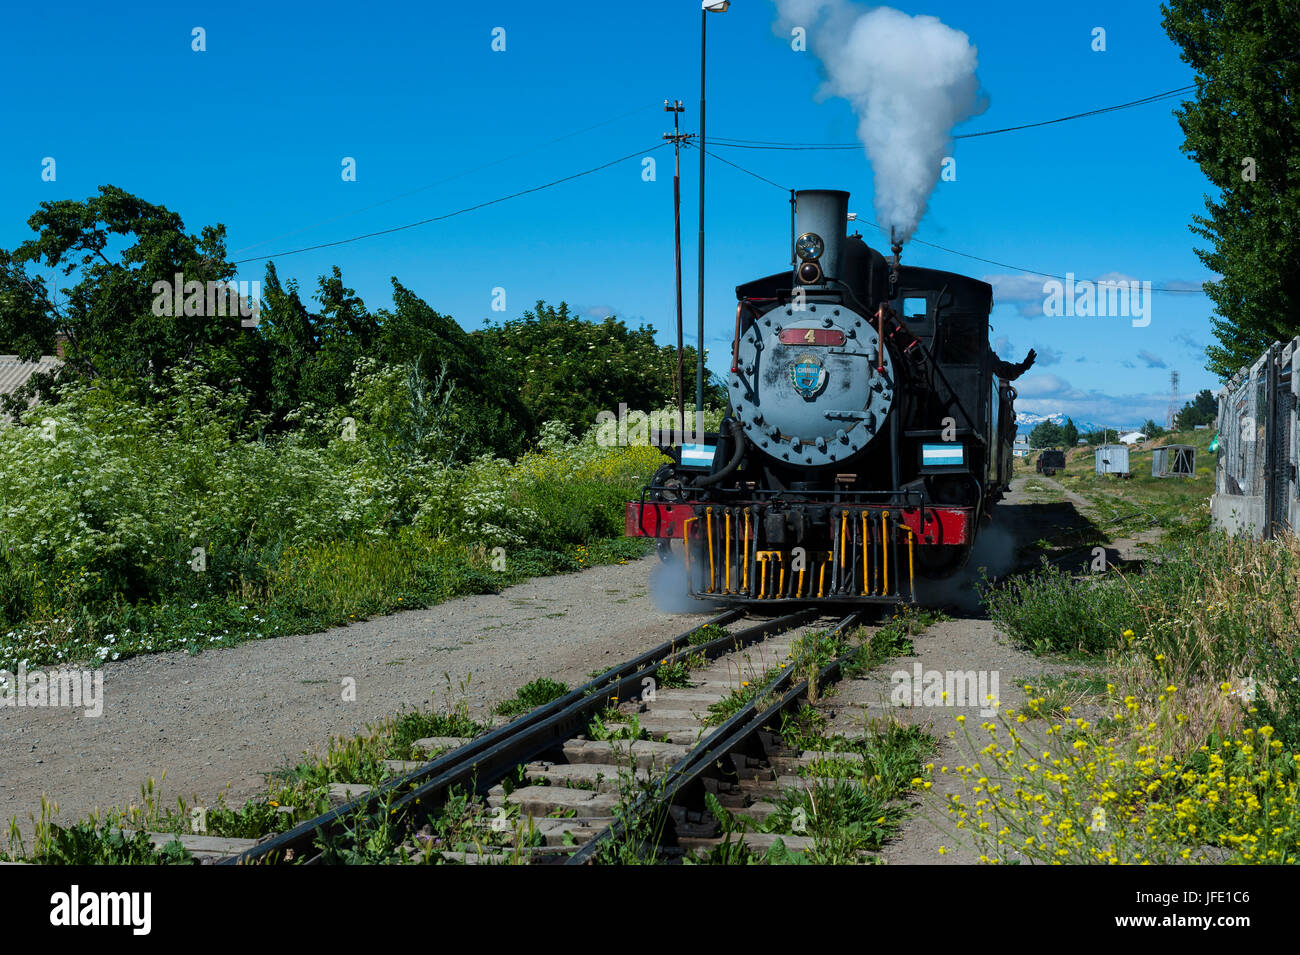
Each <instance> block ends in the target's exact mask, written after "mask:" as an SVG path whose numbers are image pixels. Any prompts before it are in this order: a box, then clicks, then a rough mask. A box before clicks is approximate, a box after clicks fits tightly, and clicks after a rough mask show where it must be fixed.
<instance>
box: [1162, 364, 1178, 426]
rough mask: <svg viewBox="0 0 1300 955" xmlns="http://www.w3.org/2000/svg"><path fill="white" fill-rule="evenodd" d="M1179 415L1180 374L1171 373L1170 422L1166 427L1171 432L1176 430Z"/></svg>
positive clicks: (1166, 423) (1167, 422)
mask: <svg viewBox="0 0 1300 955" xmlns="http://www.w3.org/2000/svg"><path fill="white" fill-rule="evenodd" d="M1177 414H1178V372H1176V371H1171V372H1170V373H1169V420H1168V421H1166V422H1165V427H1166V428H1168V429H1169V430H1170V431H1172V430H1173V429H1174V418H1175V416H1177Z"/></svg>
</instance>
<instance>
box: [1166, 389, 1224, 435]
mask: <svg viewBox="0 0 1300 955" xmlns="http://www.w3.org/2000/svg"><path fill="white" fill-rule="evenodd" d="M1218 417H1219V400H1218V399H1217V398H1215V397H1214V394H1213V392H1211V391H1210V389H1209V388H1203V389H1201V391H1199V392H1197V394H1196V397H1195V398H1193V399H1192V400H1191V401H1189V402H1187V404H1185V405H1183V409H1182V410H1181V411H1179V412H1178V414H1177V415H1176V416H1175V417H1174V427H1175V428H1177V429H1178V430H1179V431H1188V430H1190V429H1192V428H1194V427H1196V426H1197V425H1198V424H1213V423H1214V422H1215V421H1216V420H1217V419H1218Z"/></svg>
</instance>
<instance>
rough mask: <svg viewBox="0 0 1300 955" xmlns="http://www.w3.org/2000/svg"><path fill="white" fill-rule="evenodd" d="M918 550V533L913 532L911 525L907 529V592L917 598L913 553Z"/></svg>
mask: <svg viewBox="0 0 1300 955" xmlns="http://www.w3.org/2000/svg"><path fill="white" fill-rule="evenodd" d="M915 548H916V531H914V530H912V528H911V526H910V525H909V526H908V528H907V592H908V593H909V594H911V595H912V598H913V599H915V598H916V572H915V557H914V555H913V551H914V550H915Z"/></svg>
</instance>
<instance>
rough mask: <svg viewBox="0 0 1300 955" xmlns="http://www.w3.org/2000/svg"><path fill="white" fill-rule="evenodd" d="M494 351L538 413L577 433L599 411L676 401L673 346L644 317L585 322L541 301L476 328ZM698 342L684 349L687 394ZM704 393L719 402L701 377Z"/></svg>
mask: <svg viewBox="0 0 1300 955" xmlns="http://www.w3.org/2000/svg"><path fill="white" fill-rule="evenodd" d="M474 335H475V337H476V338H477V339H478V340H479V341H481V342H482V343H483V347H484V348H485V349H486V350H488V351H490V352H492V353H493V354H494V355H496V356H497V357H498V358H499V359H500V360H501V361H502V363H503V364H504V365H505V367H506V368H507V369H509V372H508V373H509V375H510V378H511V381H512V382H513V383H514V385H515V387H516V388H518V393H519V396H520V398H521V400H522V401H523V403H524V404H525V406H526V407H527V408H528V411H529V413H530V414H531V415H532V416H533V418H534V419H536V420H537V421H545V420H557V421H561V422H563V423H564V425H565V426H566V427H567V428H568V429H569V430H570V431H571V432H574V433H580V432H583V431H585V430H586V429H587V428H589V427H591V426H592V425H594V424H595V423H596V415H597V414H598V413H599V412H601V411H611V412H614V413H615V414H617V413H618V407H619V405H620V404H626V405H627V406H628V408H629V409H630V410H637V411H647V412H648V411H651V410H657V409H662V408H666V407H671V406H672V405H673V401H674V398H673V394H674V385H673V381H674V376H675V375H676V372H677V350H676V349H675V348H672V347H670V346H666V345H663V346H661V345H658V344H656V343H655V340H654V335H655V332H654V329H653V328H651V327H650V326H648V325H642V326H640V327H639V328H635V329H632V328H628V327H627V325H626V324H625V323H624V322H623V321H622V320H621V319H618V318H615V317H613V316H610V317H607V318H605V319H604V320H603V321H599V322H590V321H586V320H584V319H582V318H579V317H578V316H576V315H573V314H571V313H570V312H569V306H568V305H567V304H565V303H564V302H561V303H560V305H559V307H558V308H556V307H553V306H550V305H547V304H546V303H545V302H538V303H537V305H536V307H535V308H533V309H531V310H529V311H526V312H524V314H523V317H522V318H519V319H514V320H511V321H508V322H505V323H504V324H502V325H495V326H494V325H485V327H484V328H482V329H480V330H478V331H476V332H475V333H474ZM695 354H696V352H695V349H693V348H687V349H685V354H684V356H683V364H684V366H685V370H684V372H683V379H684V384H685V386H686V391H687V395H686V402H687V406H688V414H689V408H690V407H693V406H694V402H695V374H694V368H695ZM705 401H706V403H709V404H715V405H719V406H720V405H722V404H725V402H726V392H725V391H724V390H723V389H721V388H720V387H719V386H718V385H717V383H716V382H714V381H712V380H710V381H709V382H708V384H707V385H706V394H705Z"/></svg>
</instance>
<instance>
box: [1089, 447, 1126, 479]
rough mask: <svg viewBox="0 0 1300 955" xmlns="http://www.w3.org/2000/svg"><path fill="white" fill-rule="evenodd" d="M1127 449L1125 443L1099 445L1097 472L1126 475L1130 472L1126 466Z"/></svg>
mask: <svg viewBox="0 0 1300 955" xmlns="http://www.w3.org/2000/svg"><path fill="white" fill-rule="evenodd" d="M1128 451H1129V449H1128V445H1126V444H1103V445H1101V447H1099V448H1097V473H1098V474H1118V475H1120V476H1121V477H1128V476H1129V475H1130V474H1131V473H1132V472H1131V471H1130V470H1129V466H1128Z"/></svg>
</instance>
